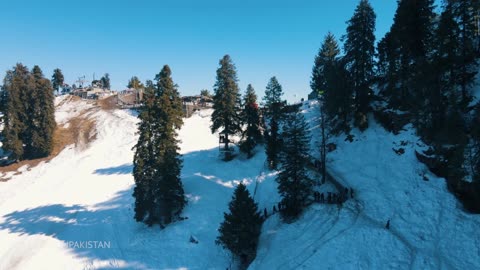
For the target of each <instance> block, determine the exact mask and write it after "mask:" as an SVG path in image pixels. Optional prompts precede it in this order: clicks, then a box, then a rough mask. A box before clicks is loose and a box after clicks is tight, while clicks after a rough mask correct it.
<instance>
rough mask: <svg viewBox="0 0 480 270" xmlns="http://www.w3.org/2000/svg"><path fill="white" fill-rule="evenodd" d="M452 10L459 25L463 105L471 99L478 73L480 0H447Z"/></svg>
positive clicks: (459, 60)
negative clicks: (471, 89) (471, 91)
mask: <svg viewBox="0 0 480 270" xmlns="http://www.w3.org/2000/svg"><path fill="white" fill-rule="evenodd" d="M446 3H447V7H448V8H450V9H451V12H452V15H453V17H454V20H455V21H456V22H457V23H458V33H457V40H458V44H457V45H458V47H457V48H458V50H459V54H458V62H457V64H458V65H457V66H458V67H459V73H458V84H459V85H460V87H461V93H462V103H463V104H465V105H466V103H467V102H468V101H469V99H470V89H469V87H471V86H472V85H473V83H474V79H475V75H476V74H477V72H478V57H479V55H478V54H479V49H480V47H479V46H480V45H479V43H478V31H479V29H478V27H479V26H478V22H477V18H478V15H479V10H480V1H478V0H470V1H465V0H446Z"/></svg>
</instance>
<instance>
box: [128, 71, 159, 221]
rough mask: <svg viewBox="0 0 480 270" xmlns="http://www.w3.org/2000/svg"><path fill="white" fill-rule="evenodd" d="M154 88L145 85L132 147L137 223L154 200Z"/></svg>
mask: <svg viewBox="0 0 480 270" xmlns="http://www.w3.org/2000/svg"><path fill="white" fill-rule="evenodd" d="M154 106H156V98H155V87H154V85H153V82H152V81H151V80H148V81H147V83H146V88H145V93H144V106H143V107H141V108H140V113H139V115H138V118H139V119H140V122H139V124H138V134H139V137H138V142H137V144H136V145H135V147H134V150H135V154H134V157H133V178H134V180H135V187H134V189H133V197H134V198H135V206H134V212H135V220H136V221H137V222H143V221H145V218H146V217H148V216H149V215H153V213H150V209H152V208H153V205H154V198H153V193H152V188H151V186H152V185H153V183H154V179H155V173H156V169H157V168H156V164H155V152H154V145H153V143H152V141H153V138H154V124H155V118H156V115H155V107H154Z"/></svg>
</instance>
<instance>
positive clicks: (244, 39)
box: [0, 0, 397, 101]
mask: <svg viewBox="0 0 480 270" xmlns="http://www.w3.org/2000/svg"><path fill="white" fill-rule="evenodd" d="M358 2H359V0H335V1H318V0H317V1H301V0H298V1H291V0H290V1H282V0H278V1H270V0H268V1H250V0H232V1H229V0H223V1H221V0H215V1H210V0H205V1H194V0H192V1H184V0H177V1H160V0H159V1H143V0H136V1H123V0H117V1H106V0H97V1H65V0H62V1H55V0H52V1H48V0H45V1H40V0H37V1H32V0H28V1H6V2H5V3H2V8H1V9H0V25H1V26H0V36H1V37H2V42H0V72H1V73H2V78H3V76H4V74H5V71H6V70H7V69H10V68H11V67H12V66H13V65H15V63H17V62H21V63H23V64H25V65H27V66H28V67H30V68H31V67H33V65H39V66H40V67H41V68H42V70H43V72H44V74H45V75H47V76H48V77H49V78H50V77H51V75H52V71H53V69H54V68H57V67H58V68H60V69H61V70H62V71H63V73H64V75H65V80H66V82H67V83H69V84H73V83H74V82H75V80H76V79H77V77H78V76H82V75H86V77H87V79H89V80H91V79H92V76H93V73H95V74H96V77H97V78H98V77H100V76H101V75H103V74H104V73H106V72H108V73H110V77H111V83H112V88H113V89H116V90H121V89H124V88H125V86H126V84H127V81H128V79H129V78H130V77H131V76H133V75H136V76H138V77H139V78H140V79H141V80H142V81H145V80H146V79H153V78H154V76H155V74H157V73H158V72H159V71H160V69H161V68H162V66H163V65H164V64H168V65H170V67H171V69H172V73H173V74H172V76H173V79H174V81H175V82H176V83H177V84H178V85H179V90H180V93H181V94H183V95H189V94H196V93H199V92H200V89H203V88H206V89H209V90H210V91H211V90H212V87H213V84H214V82H215V71H216V69H217V67H218V61H219V59H220V58H221V57H222V56H223V55H225V54H230V56H231V57H232V59H233V61H234V63H235V64H236V67H237V71H238V78H239V85H240V87H241V90H242V93H243V92H244V91H245V88H246V85H247V84H248V83H251V84H252V85H253V86H254V88H255V90H256V91H257V94H258V95H259V96H263V93H264V91H265V86H266V84H267V82H268V80H269V78H270V77H272V76H277V78H278V80H279V81H280V83H281V84H282V85H283V87H284V91H285V93H286V95H285V98H287V99H288V100H289V101H294V100H298V99H300V98H301V97H306V95H307V94H308V93H309V92H310V87H309V81H310V73H311V68H312V65H313V59H314V56H315V55H316V53H317V51H318V48H319V47H320V45H321V42H322V40H323V38H324V36H325V34H326V33H327V31H332V32H333V33H334V34H335V36H336V37H337V38H340V37H341V36H342V35H343V34H344V33H345V28H346V24H345V22H346V21H347V20H348V19H349V18H350V17H351V16H352V14H353V11H354V9H355V6H356V5H357V4H358ZM370 2H371V4H372V6H373V8H374V9H375V12H376V14H377V27H376V28H377V31H376V35H377V39H379V38H380V37H382V36H383V35H384V34H385V32H386V31H388V29H389V28H390V26H391V24H392V21H393V15H394V13H395V9H396V5H397V4H396V1H394V0H370Z"/></svg>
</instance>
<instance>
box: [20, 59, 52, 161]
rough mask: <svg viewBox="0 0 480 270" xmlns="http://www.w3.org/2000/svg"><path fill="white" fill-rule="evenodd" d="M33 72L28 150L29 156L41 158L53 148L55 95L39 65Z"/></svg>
mask: <svg viewBox="0 0 480 270" xmlns="http://www.w3.org/2000/svg"><path fill="white" fill-rule="evenodd" d="M32 74H33V78H34V83H35V88H34V89H32V91H31V96H30V97H31V98H30V110H29V118H30V121H29V122H28V123H29V127H28V129H29V130H30V131H29V132H28V134H30V135H31V138H30V143H29V144H27V149H26V151H27V153H28V157H29V158H40V157H46V156H48V155H49V154H50V153H51V152H52V150H53V133H54V131H55V127H56V123H55V105H54V99H55V97H54V95H53V89H52V85H51V83H50V81H49V80H48V79H46V78H45V77H44V76H43V73H42V70H41V69H40V67H39V66H34V67H33V69H32Z"/></svg>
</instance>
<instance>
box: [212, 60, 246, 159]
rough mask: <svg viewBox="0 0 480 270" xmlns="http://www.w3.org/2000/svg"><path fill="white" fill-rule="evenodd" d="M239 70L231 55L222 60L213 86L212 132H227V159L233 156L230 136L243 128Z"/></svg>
mask: <svg viewBox="0 0 480 270" xmlns="http://www.w3.org/2000/svg"><path fill="white" fill-rule="evenodd" d="M237 81H238V79H237V71H236V68H235V65H234V64H233V62H232V59H231V58H230V56H229V55H225V56H224V57H223V58H222V59H221V60H220V67H219V68H218V69H217V79H216V82H215V85H214V87H213V91H214V96H213V110H214V111H213V113H212V126H211V130H212V133H214V132H215V131H218V130H220V129H221V128H223V129H222V130H220V131H221V132H222V133H223V134H225V160H230V159H231V158H232V154H231V150H232V149H230V147H229V142H230V139H229V137H230V136H232V135H235V134H238V133H240V132H241V131H242V129H241V116H240V114H241V106H240V103H241V102H240V93H239V89H238V84H237Z"/></svg>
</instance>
